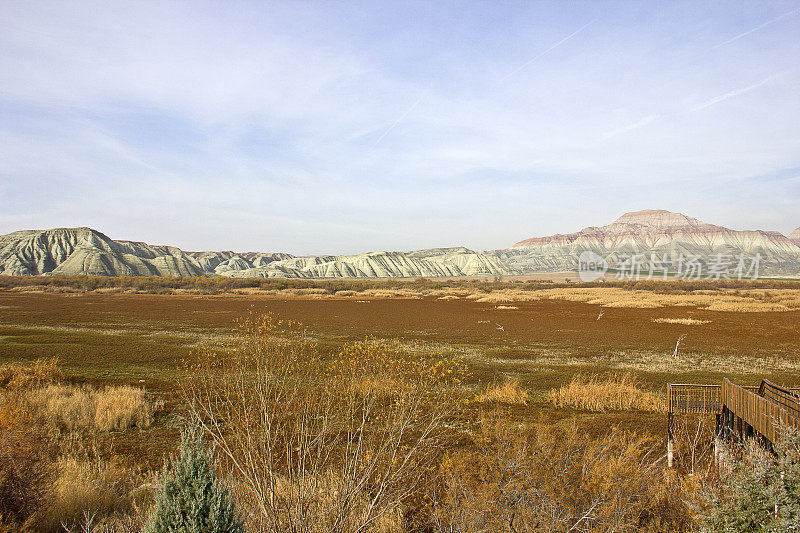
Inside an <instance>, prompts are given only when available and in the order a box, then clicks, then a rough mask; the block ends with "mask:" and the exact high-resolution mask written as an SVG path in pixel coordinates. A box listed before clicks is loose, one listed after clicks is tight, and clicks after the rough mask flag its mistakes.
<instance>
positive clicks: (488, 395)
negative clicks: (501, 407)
mask: <svg viewBox="0 0 800 533" xmlns="http://www.w3.org/2000/svg"><path fill="white" fill-rule="evenodd" d="M475 400H477V401H479V402H497V403H509V404H514V405H526V404H527V403H528V393H527V392H526V391H525V390H524V389H522V388H521V387H520V386H519V380H518V379H507V380H505V381H504V382H503V383H502V384H501V385H492V386H489V387H487V388H486V390H485V391H484V392H483V393H482V394H480V395H478V396H477V397H476V398H475Z"/></svg>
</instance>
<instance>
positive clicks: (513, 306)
mask: <svg viewBox="0 0 800 533" xmlns="http://www.w3.org/2000/svg"><path fill="white" fill-rule="evenodd" d="M494 308H495V309H500V310H503V309H519V307H517V306H516V305H496V306H494Z"/></svg>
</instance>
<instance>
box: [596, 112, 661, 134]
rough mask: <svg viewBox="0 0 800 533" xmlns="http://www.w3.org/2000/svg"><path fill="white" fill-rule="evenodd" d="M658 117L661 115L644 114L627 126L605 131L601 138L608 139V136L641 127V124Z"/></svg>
mask: <svg viewBox="0 0 800 533" xmlns="http://www.w3.org/2000/svg"><path fill="white" fill-rule="evenodd" d="M660 118H661V115H649V116H646V117H644V118H643V119H641V120H637V121H636V122H634V123H633V124H629V125H627V126H623V127H621V128H617V129H614V130H610V131H607V132H605V133H604V134H603V138H604V139H608V138H610V137H615V136H617V135H620V134H623V133H628V132H629V131H631V130H635V129H636V128H641V127H642V126H646V125H648V124H650V123H652V122H655V121H656V120H658V119H660Z"/></svg>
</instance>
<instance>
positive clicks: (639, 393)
mask: <svg viewBox="0 0 800 533" xmlns="http://www.w3.org/2000/svg"><path fill="white" fill-rule="evenodd" d="M550 399H551V401H552V402H553V405H554V406H555V407H576V408H578V409H586V410H588V411H601V412H602V411H607V410H609V409H612V410H622V411H632V410H633V411H655V412H665V411H666V410H667V404H666V402H665V400H664V398H663V396H661V395H660V394H657V393H655V392H652V391H649V390H646V389H644V388H643V387H642V385H641V384H640V383H639V381H638V379H637V378H636V376H635V374H633V373H631V372H625V373H624V374H622V375H619V374H611V375H606V376H605V377H604V378H601V377H599V376H597V375H593V376H583V375H581V374H577V375H575V376H574V377H573V378H572V381H570V383H569V384H568V385H564V386H563V387H561V388H559V389H553V390H552V391H550Z"/></svg>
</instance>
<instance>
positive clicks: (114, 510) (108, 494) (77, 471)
mask: <svg viewBox="0 0 800 533" xmlns="http://www.w3.org/2000/svg"><path fill="white" fill-rule="evenodd" d="M143 481H144V480H143V478H142V477H141V476H140V475H138V474H137V473H136V472H134V471H131V470H129V469H127V470H126V469H120V468H117V467H115V466H113V465H112V464H110V463H108V462H106V461H99V460H85V459H83V460H79V459H75V458H72V457H62V458H60V459H59V460H58V462H57V464H56V474H55V476H54V477H53V480H52V482H51V486H50V490H49V491H48V492H47V493H46V494H45V495H44V496H43V498H42V501H41V505H40V506H39V509H38V510H37V511H36V512H35V513H34V514H33V515H32V516H31V518H29V519H28V521H27V526H28V527H29V528H30V529H32V530H35V531H40V532H42V533H47V532H52V533H56V532H61V531H65V530H66V531H82V530H87V529H88V530H89V531H106V530H114V531H121V530H125V529H124V528H123V526H125V525H127V526H129V529H128V530H134V526H135V525H137V524H138V525H139V526H141V523H142V522H143V518H144V514H145V513H144V512H143V511H142V509H141V508H140V506H141V502H142V501H147V500H148V499H149V498H151V495H150V494H149V491H148V490H147V486H148V485H147V484H144V483H143ZM142 485H144V487H143V486H142ZM143 489H144V490H143ZM137 499H138V500H139V502H137ZM87 526H89V527H87Z"/></svg>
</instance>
